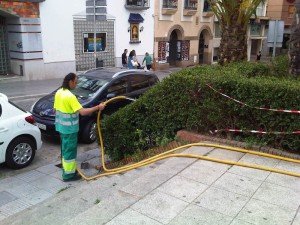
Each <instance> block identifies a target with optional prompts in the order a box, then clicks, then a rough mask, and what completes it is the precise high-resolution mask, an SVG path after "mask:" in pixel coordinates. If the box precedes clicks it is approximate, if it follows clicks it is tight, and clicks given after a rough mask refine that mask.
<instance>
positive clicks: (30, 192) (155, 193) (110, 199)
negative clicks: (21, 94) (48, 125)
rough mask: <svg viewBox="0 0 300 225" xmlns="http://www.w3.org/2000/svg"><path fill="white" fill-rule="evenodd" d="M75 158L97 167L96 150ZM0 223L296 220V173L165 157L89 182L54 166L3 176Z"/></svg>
mask: <svg viewBox="0 0 300 225" xmlns="http://www.w3.org/2000/svg"><path fill="white" fill-rule="evenodd" d="M184 152H186V153H192V154H198V155H205V156H208V157H213V158H220V159H226V160H231V161H239V162H244V163H249V164H257V165H263V166H266V167H271V168H277V169H282V170H287V171H293V172H296V173H300V165H299V164H296V163H290V162H285V161H281V160H277V159H271V158H266V157H261V156H255V155H251V154H245V153H239V152H233V151H228V150H223V149H218V148H213V147H190V148H188V149H186V150H185V151H184ZM79 161H88V162H90V164H96V165H97V164H98V163H99V162H100V152H99V149H94V150H91V151H89V152H86V153H83V154H82V155H80V156H79ZM90 172H91V173H92V172H93V171H90ZM0 224H28V225H29V224H30V225H35V224H36V225H40V224H43V225H48V224H55V225H57V224H66V225H76V224H78V225H79V224H91V225H92V224H95V225H96V224H109V225H112V224H116V225H120V224H124V225H127V224H137V225H139V224H149V225H156V224H182V225H186V224H197V225H198V224H201V225H203V224H212V225H216V224H220V225H225V224H231V225H249V224H258V225H268V224H270V225H275V224H278V225H285V224H286V225H299V224H300V179H299V178H296V177H291V176H287V175H281V174H277V173H272V172H268V171H261V170H256V169H250V168H244V167H238V166H231V165H226V164H220V163H214V162H210V161H203V160H198V159H194V158H170V159H165V160H163V161H159V162H155V163H153V164H150V165H148V166H144V167H140V168H138V169H135V170H131V171H128V172H125V173H122V174H118V175H113V176H108V177H102V178H99V179H97V180H93V181H89V182H87V181H76V182H72V183H64V182H62V181H61V178H60V171H59V169H58V168H57V167H56V166H55V165H54V164H51V165H46V166H44V167H40V168H37V169H36V170H33V171H31V172H26V173H23V174H20V175H18V176H15V177H11V178H6V179H3V180H0Z"/></svg>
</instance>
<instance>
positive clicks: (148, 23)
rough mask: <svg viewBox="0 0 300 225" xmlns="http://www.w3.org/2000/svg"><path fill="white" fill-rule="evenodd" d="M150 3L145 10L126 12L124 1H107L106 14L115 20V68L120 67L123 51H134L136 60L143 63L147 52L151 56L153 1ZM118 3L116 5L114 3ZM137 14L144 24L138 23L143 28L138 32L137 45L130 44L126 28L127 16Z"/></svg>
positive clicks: (152, 46) (128, 24)
mask: <svg viewBox="0 0 300 225" xmlns="http://www.w3.org/2000/svg"><path fill="white" fill-rule="evenodd" d="M149 1H150V8H149V9H147V10H128V9H126V8H125V4H126V1H124V0H107V1H106V2H107V13H108V14H110V15H112V16H114V17H115V18H116V24H115V25H116V32H115V36H116V39H115V40H116V43H115V49H116V53H115V54H116V66H118V67H121V66H122V61H121V55H122V53H123V52H124V49H125V48H127V49H128V54H127V56H128V55H129V52H130V51H131V50H133V49H134V50H135V51H136V54H137V58H138V60H139V61H140V62H142V61H143V58H144V56H145V53H146V52H148V53H149V54H150V55H153V48H154V17H153V16H152V15H153V14H154V3H155V0H149ZM116 2H118V3H116ZM130 12H131V13H139V14H141V16H142V17H143V18H144V22H143V23H140V27H141V26H143V27H144V31H142V32H140V40H141V43H139V44H130V43H129V41H130V32H128V27H129V26H130V23H129V22H128V19H129V14H130Z"/></svg>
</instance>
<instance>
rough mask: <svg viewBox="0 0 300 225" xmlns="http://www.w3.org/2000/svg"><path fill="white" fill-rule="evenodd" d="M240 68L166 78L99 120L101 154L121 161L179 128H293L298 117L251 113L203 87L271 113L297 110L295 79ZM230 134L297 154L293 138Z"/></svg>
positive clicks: (205, 68) (299, 87)
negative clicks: (101, 140)
mask: <svg viewBox="0 0 300 225" xmlns="http://www.w3.org/2000/svg"><path fill="white" fill-rule="evenodd" d="M244 65H246V64H244ZM255 65H257V66H258V67H259V68H263V67H260V66H261V65H259V64H255ZM245 68H246V70H245V71H246V73H248V72H249V71H250V70H252V71H253V70H255V69H254V67H253V65H250V66H248V65H246V66H245ZM242 69H243V66H242V64H236V65H231V66H226V67H221V66H218V65H212V66H207V65H206V66H199V67H195V68H193V69H183V70H180V71H179V72H177V73H174V74H171V75H170V76H169V77H167V78H165V79H164V80H163V82H161V83H159V84H157V85H156V86H155V87H153V88H152V89H150V90H149V91H148V92H147V93H145V94H144V95H143V96H142V97H141V98H139V99H138V100H137V101H136V102H134V103H132V104H130V105H128V106H127V107H125V108H123V109H122V110H119V111H118V112H117V113H115V114H113V115H111V116H110V117H106V118H105V119H104V120H103V121H102V124H101V126H102V127H103V129H102V133H103V138H104V144H105V148H106V152H107V154H108V155H109V156H110V157H111V158H112V159H113V160H119V159H122V158H123V157H124V156H125V155H130V154H133V153H134V152H136V151H144V150H146V149H149V148H151V147H154V146H157V145H158V144H161V143H163V142H165V141H166V140H170V139H173V138H174V137H175V135H176V132H177V131H178V130H180V129H188V130H193V131H196V132H199V133H202V134H209V131H210V130H215V129H218V130H219V129H225V128H232V129H247V130H264V131H267V132H270V131H294V130H298V129H299V127H300V126H299V125H300V116H299V114H289V113H278V112H273V111H264V110H257V109H253V108H251V107H247V106H244V105H241V104H238V103H237V102H235V101H232V100H230V99H228V98H225V97H224V96H222V95H220V94H218V93H216V92H214V91H213V90H212V89H210V88H209V87H208V86H207V84H210V85H212V86H213V87H214V88H215V89H216V90H218V91H220V92H222V93H224V94H226V95H228V96H231V97H233V98H235V99H238V100H240V101H242V102H245V103H247V104H248V105H249V106H257V107H265V108H274V109H297V108H299V107H300V94H299V93H300V85H299V81H297V80H287V79H285V80H284V79H280V78H276V77H271V76H262V72H259V74H260V75H257V76H248V75H245V74H243V73H242V72H241V70H242ZM257 71H263V69H262V70H260V69H258V70H257ZM249 73H250V72H249ZM221 135H222V133H221ZM224 135H227V133H224ZM231 135H232V136H233V138H238V139H239V140H246V141H248V142H251V143H263V145H267V146H270V147H275V148H282V149H286V150H296V151H299V150H300V139H299V136H298V135H274V134H268V135H257V134H251V133H237V134H236V133H234V134H231Z"/></svg>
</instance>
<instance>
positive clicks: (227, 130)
mask: <svg viewBox="0 0 300 225" xmlns="http://www.w3.org/2000/svg"><path fill="white" fill-rule="evenodd" d="M206 85H207V86H208V87H209V88H210V89H212V90H213V91H215V92H216V93H218V94H220V95H222V96H224V97H226V98H228V99H231V100H233V101H235V102H237V103H239V104H241V105H244V106H247V107H250V108H253V109H261V110H266V111H273V112H285V113H294V114H300V111H298V110H285V109H269V108H263V107H255V106H254V107H253V106H250V105H248V104H246V103H244V102H241V101H239V100H236V99H234V98H232V97H230V96H228V95H225V94H223V93H221V92H219V91H217V90H216V89H214V88H213V87H212V86H211V85H209V84H206ZM221 131H224V132H236V133H254V134H277V135H286V134H300V131H299V130H296V131H291V132H282V131H274V132H267V131H262V130H237V129H220V130H215V131H210V132H211V133H212V134H213V133H217V132H221Z"/></svg>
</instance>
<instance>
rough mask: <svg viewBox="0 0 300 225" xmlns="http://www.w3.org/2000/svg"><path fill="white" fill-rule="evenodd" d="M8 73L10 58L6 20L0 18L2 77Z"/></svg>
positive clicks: (0, 63) (0, 67) (0, 64)
mask: <svg viewBox="0 0 300 225" xmlns="http://www.w3.org/2000/svg"><path fill="white" fill-rule="evenodd" d="M8 73H10V59H9V57H8V42H7V30H6V19H5V17H3V16H0V75H7V74H8Z"/></svg>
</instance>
